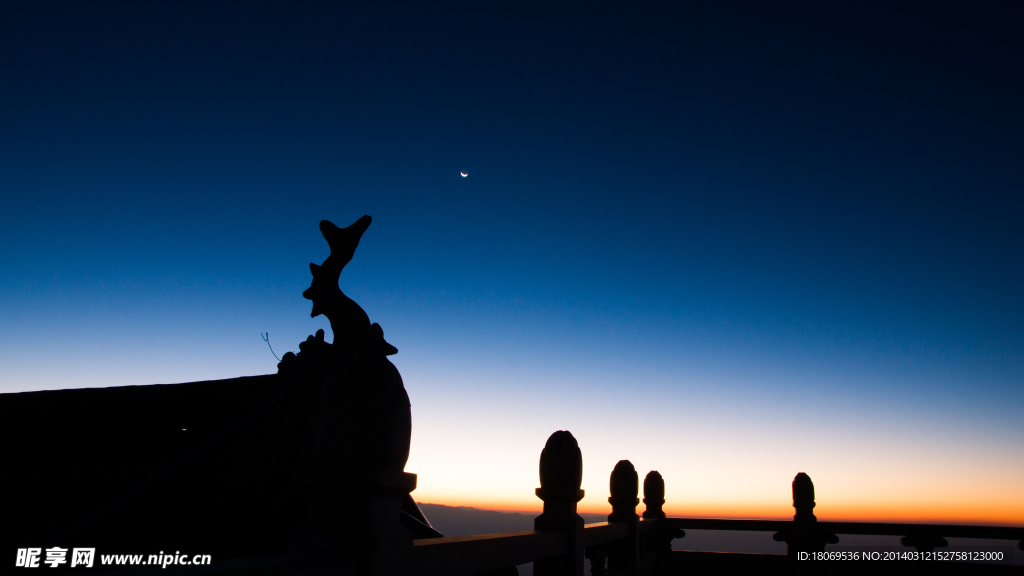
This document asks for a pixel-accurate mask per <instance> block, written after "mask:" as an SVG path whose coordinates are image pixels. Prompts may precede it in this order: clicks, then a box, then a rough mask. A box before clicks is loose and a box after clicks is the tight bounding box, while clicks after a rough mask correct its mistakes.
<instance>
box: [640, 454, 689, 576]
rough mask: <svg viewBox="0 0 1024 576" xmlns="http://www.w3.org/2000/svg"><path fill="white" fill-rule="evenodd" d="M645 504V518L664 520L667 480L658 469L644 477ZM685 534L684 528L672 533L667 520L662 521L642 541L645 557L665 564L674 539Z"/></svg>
mask: <svg viewBox="0 0 1024 576" xmlns="http://www.w3.org/2000/svg"><path fill="white" fill-rule="evenodd" d="M644 504H645V505H646V506H647V509H646V510H644V515H643V518H644V520H664V518H665V512H664V510H662V506H664V504H665V480H664V479H663V478H662V477H661V474H659V473H658V471H657V470H651V471H650V472H648V473H647V476H646V477H645V478H644ZM685 535H686V533H685V532H683V531H682V530H676V531H675V532H674V533H670V532H669V530H668V528H667V527H666V526H665V522H661V525H660V526H658V528H657V529H656V530H654V531H653V532H650V533H648V534H647V537H646V538H645V539H644V540H642V541H641V552H642V553H643V557H644V558H645V559H646V558H656V560H654V562H656V563H658V564H660V565H662V566H664V564H665V560H666V559H667V555H668V554H669V553H671V552H672V539H673V538H682V537H683V536H685Z"/></svg>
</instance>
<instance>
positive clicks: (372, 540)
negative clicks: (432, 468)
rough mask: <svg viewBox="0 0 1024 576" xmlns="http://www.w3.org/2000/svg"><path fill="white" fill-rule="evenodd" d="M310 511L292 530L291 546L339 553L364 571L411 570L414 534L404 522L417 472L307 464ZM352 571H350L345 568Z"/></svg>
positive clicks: (372, 575)
mask: <svg viewBox="0 0 1024 576" xmlns="http://www.w3.org/2000/svg"><path fill="white" fill-rule="evenodd" d="M297 483H298V484H299V485H300V486H301V487H303V488H305V490H306V493H307V499H308V509H309V512H308V516H307V519H306V521H305V522H304V523H302V524H300V525H299V526H298V527H296V528H295V530H293V531H292V536H291V543H290V546H289V552H293V553H307V554H337V555H339V556H341V557H342V558H343V559H344V560H345V562H346V563H351V564H350V568H351V570H350V571H351V573H353V574H358V575H359V576H391V575H395V576H398V575H405V574H408V573H409V572H410V568H411V567H410V566H409V558H410V555H411V552H412V534H410V533H409V532H408V531H407V530H406V529H405V528H403V527H402V525H401V524H400V523H399V515H400V512H401V509H402V499H403V498H404V497H405V495H406V494H408V493H410V492H412V491H413V490H414V489H415V488H416V475H415V474H408V473H406V472H393V471H388V470H322V469H307V470H304V471H303V472H302V473H301V474H300V475H299V478H298V479H297ZM346 572H348V571H346Z"/></svg>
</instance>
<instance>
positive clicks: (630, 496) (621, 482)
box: [608, 460, 640, 522]
mask: <svg viewBox="0 0 1024 576" xmlns="http://www.w3.org/2000/svg"><path fill="white" fill-rule="evenodd" d="M639 483H640V482H639V480H638V477H637V474H636V468H633V463H632V462H630V461H629V460H619V462H618V464H616V465H615V468H614V469H613V470H612V475H611V478H610V479H609V481H608V487H609V491H610V492H611V496H609V497H608V502H609V503H610V504H611V505H612V513H611V514H610V515H609V516H608V521H609V522H625V521H628V520H632V519H635V518H636V505H637V504H639V503H640V499H639V498H637V497H636V496H637V492H638V491H639Z"/></svg>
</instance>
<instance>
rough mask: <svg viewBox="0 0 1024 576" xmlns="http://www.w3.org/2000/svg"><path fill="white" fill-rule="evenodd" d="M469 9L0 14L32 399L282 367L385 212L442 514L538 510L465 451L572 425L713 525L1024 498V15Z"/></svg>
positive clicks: (7, 310)
mask: <svg viewBox="0 0 1024 576" xmlns="http://www.w3.org/2000/svg"><path fill="white" fill-rule="evenodd" d="M434 4H435V3H421V4H420V5H418V6H411V5H404V4H392V3H379V2H373V3H368V2H367V3H355V2H353V3H325V4H303V5H301V6H298V5H296V4H295V3H277V4H263V3H255V2H218V3H213V4H212V5H211V3H201V2H199V3H183V2H173V3H171V2H168V3H158V2H145V3H109V2H89V3H86V2H48V3H38V2H19V3H8V4H6V5H4V6H3V7H2V8H0V198H2V209H0V242H2V244H0V245H2V250H0V326H2V330H0V366H2V368H0V392H14V391H22V390H37V389H48V388H69V387H86V386H90V387H91V386H110V385H129V384H149V383H170V382H183V381H192V380H205V379H215V378H227V377H233V376H239V375H247V374H262V373H270V372H273V371H275V370H276V366H275V365H276V362H277V361H276V360H275V359H274V357H273V356H272V355H271V353H270V351H269V350H268V349H267V346H266V345H265V344H264V342H263V341H262V340H261V338H260V332H269V333H270V342H271V344H272V345H273V346H274V350H275V351H276V352H277V354H278V355H281V354H282V353H283V352H285V351H287V350H296V349H297V344H298V342H299V341H301V340H303V339H305V337H306V336H307V335H308V334H311V333H313V332H315V331H316V329H317V328H321V327H323V328H327V329H328V335H329V334H330V332H329V327H328V325H327V322H326V320H325V319H324V318H323V317H320V318H316V319H310V318H309V302H308V301H306V300H304V299H303V298H302V296H301V293H302V291H303V289H305V288H306V287H307V286H308V284H309V270H308V267H307V263H308V262H319V261H321V260H322V259H323V258H324V257H325V256H326V254H327V245H326V243H325V242H324V240H323V238H322V237H321V236H320V234H319V231H318V230H317V223H318V222H319V220H321V219H324V218H326V219H329V220H331V221H333V222H334V223H335V224H338V225H339V226H347V225H348V224H351V223H352V222H353V221H355V219H356V218H358V217H359V216H361V215H363V214H370V215H372V216H373V218H374V220H373V224H372V226H371V227H370V228H369V230H368V231H367V233H366V235H365V236H364V237H363V240H362V243H361V245H360V247H359V250H358V251H357V252H356V255H355V258H354V259H353V261H352V263H351V264H350V265H349V266H348V267H347V268H346V269H345V271H344V273H343V274H342V277H341V287H342V289H343V290H345V292H346V293H347V294H349V295H350V296H351V297H352V298H353V299H355V300H356V301H357V302H359V303H360V304H361V305H362V306H363V308H365V309H366V311H367V313H368V314H369V315H370V318H371V321H374V322H380V323H381V325H382V326H383V328H384V330H385V336H386V338H387V339H388V341H389V342H391V343H393V344H394V345H395V346H397V347H398V349H399V351H400V352H399V354H398V355H397V356H395V357H393V359H394V362H395V364H396V365H397V366H398V367H399V368H400V369H401V370H402V374H403V376H404V378H405V381H406V386H407V388H408V389H409V393H410V396H411V398H412V402H413V417H414V427H415V428H414V433H413V459H412V460H411V461H410V465H409V469H410V470H411V471H414V472H418V473H420V474H421V492H422V495H421V496H420V499H421V500H425V501H431V498H433V501H437V502H441V503H449V502H450V503H460V502H462V503H470V504H479V505H491V506H498V507H505V508H509V507H512V508H515V507H517V506H518V507H519V508H520V509H522V508H523V506H527V504H522V502H527V501H528V500H529V499H530V498H532V489H533V487H534V484H533V483H535V482H536V479H535V478H526V479H525V480H522V482H521V483H523V485H524V486H526V487H525V488H522V487H520V486H519V484H515V485H514V486H512V485H509V486H507V487H500V489H499V488H494V487H491V488H487V487H486V486H485V485H486V484H487V481H486V475H487V474H488V473H489V472H488V468H487V466H492V471H493V470H497V469H498V468H500V466H502V465H504V464H502V463H500V462H499V461H498V457H497V456H495V458H494V459H493V462H492V461H488V462H490V464H487V465H483V464H481V465H480V466H481V469H480V470H476V471H475V472H474V473H475V474H479V475H482V476H480V478H483V479H482V480H480V481H479V483H478V484H479V485H477V486H476V487H475V488H472V489H470V488H467V487H464V486H460V485H458V484H457V482H458V480H457V479H456V476H458V475H459V474H461V475H462V476H458V477H459V478H462V477H464V476H466V475H467V474H468V473H467V472H465V471H464V470H463V471H459V470H461V469H459V468H458V466H460V464H458V462H459V454H460V453H462V452H463V451H465V450H470V449H471V446H470V445H468V444H460V442H477V441H479V442H490V443H492V444H494V443H498V444H502V445H503V446H505V447H506V452H505V453H503V454H502V457H505V456H507V454H520V453H521V454H522V459H523V462H531V461H532V462H535V460H536V454H538V453H539V449H540V446H542V445H543V439H544V438H546V437H547V435H548V434H549V433H550V432H551V431H553V430H556V429H562V428H570V429H572V430H573V432H574V434H576V437H577V438H579V439H580V444H581V447H582V448H583V451H584V455H585V458H586V457H587V455H588V454H590V455H592V456H591V457H590V460H589V461H588V462H594V465H593V466H590V467H589V468H588V474H589V473H590V472H591V471H592V472H593V473H594V476H593V480H592V482H593V483H596V484H597V485H600V484H602V483H604V482H605V480H604V478H606V474H607V471H608V470H611V465H610V464H607V465H606V463H605V460H609V461H610V462H611V463H612V464H613V463H614V461H615V460H617V459H618V458H626V457H631V456H629V454H628V453H624V451H625V452H628V451H629V449H630V448H629V447H630V446H631V445H636V444H638V443H643V444H644V445H645V448H644V450H646V451H647V452H638V454H637V455H635V456H632V457H631V458H632V459H633V461H634V463H637V462H638V461H640V462H641V464H638V468H643V465H646V464H647V463H649V464H650V466H649V467H657V466H660V469H661V470H662V472H663V473H665V471H666V470H670V472H671V470H672V466H675V464H672V463H667V462H666V463H659V462H658V459H659V458H662V459H663V460H664V459H666V458H668V454H667V453H666V451H672V454H673V458H679V459H680V461H681V462H682V463H681V464H679V466H682V468H680V469H679V470H680V471H679V472H677V473H676V474H675V477H673V476H672V474H671V473H667V474H666V480H667V482H668V483H669V492H670V495H671V494H675V496H674V498H675V500H674V502H676V503H679V504H678V505H679V506H683V505H684V504H685V506H689V508H685V507H680V508H679V509H680V510H684V511H685V510H696V511H710V512H715V511H716V510H717V511H718V512H720V513H722V514H724V513H727V512H730V510H731V508H729V506H730V505H731V504H727V503H728V502H734V503H735V502H748V503H753V504H757V505H760V504H758V503H761V502H762V500H765V501H766V500H767V499H769V496H770V495H771V494H775V493H778V492H779V491H780V490H781V494H783V495H785V493H786V492H785V490H788V488H785V487H783V488H781V489H780V488H778V486H783V484H785V485H788V481H789V479H791V478H792V476H793V474H794V473H795V472H797V471H799V470H798V469H797V468H799V469H800V470H803V469H805V468H806V469H807V472H808V473H810V474H811V475H812V476H813V477H814V478H815V482H816V484H817V485H819V486H821V485H822V482H823V481H824V482H825V485H826V486H827V485H828V482H829V481H831V482H832V483H833V484H832V485H833V486H835V488H834V489H833V492H835V493H838V494H841V495H842V497H841V498H840V497H837V498H838V500H837V501H839V500H841V501H843V502H846V503H847V504H848V506H847V508H843V509H842V510H841V511H838V512H835V513H834V514H833V515H844V514H845V516H846V517H869V516H870V517H878V518H883V517H890V516H892V517H895V515H898V514H897V512H892V510H893V509H894V508H892V507H890V509H889V512H884V511H880V510H881V509H882V508H884V506H882V504H878V506H879V507H880V508H879V510H875V509H874V508H871V507H870V506H868V504H867V503H870V502H876V501H877V500H878V491H881V490H882V488H880V487H878V486H881V484H879V485H878V486H875V484H872V482H880V480H873V479H872V478H874V475H875V473H876V472H877V474H878V475H881V474H890V475H892V477H893V478H895V479H893V480H891V481H892V482H893V483H894V484H895V485H896V486H905V490H904V492H899V490H900V489H899V488H893V490H895V491H896V493H900V494H905V496H906V498H905V499H904V501H902V502H903V503H901V504H899V506H897V507H898V508H899V510H903V512H900V513H902V514H903V516H902V517H906V518H921V519H924V518H928V519H932V520H944V519H945V520H960V519H985V520H988V521H991V522H1004V523H1007V522H1008V523H1017V524H1022V523H1024V497H1022V496H1021V495H1020V490H1019V486H1020V485H1021V484H1022V483H1024V448H1022V447H1024V420H1022V419H1021V418H1020V413H1021V412H1022V410H1024V298H1022V296H1021V295H1022V294H1024V194H1022V190H1024V162H1022V159H1024V105H1022V103H1024V9H1022V7H1021V5H1020V4H1012V3H1007V4H1005V5H1003V4H990V5H987V6H986V7H984V8H979V7H977V6H968V5H967V4H947V3H908V4H900V5H899V6H894V5H891V3H888V2H878V3H872V2H868V3H852V2H851V3H845V4H840V3H806V4H783V5H768V4H763V3H749V4H747V3H738V4H734V3H723V2H714V3H706V4H700V5H691V4H680V3H659V4H650V5H647V6H644V7H636V6H633V5H630V4H627V3H620V2H599V3H573V4H558V5H554V6H544V7H540V6H528V5H526V4H522V3H512V2H508V3H496V2H475V3H468V2H467V3H454V2H453V3H444V4H441V5H434ZM460 171H464V172H467V173H468V174H469V176H468V177H466V178H463V177H461V176H460V174H459V173H460ZM567 413H568V414H569V415H568V416H567V415H566V414H567ZM644 416H650V417H657V418H661V423H659V424H657V425H654V426H655V428H657V430H659V431H660V433H661V434H662V435H663V439H661V440H658V441H657V443H654V444H652V443H651V441H650V440H649V439H648V440H645V438H648V437H649V435H650V431H647V432H644V431H643V430H641V429H637V428H636V426H635V423H634V424H630V420H631V419H636V418H642V417H644ZM808 429H810V430H814V431H815V432H814V433H812V434H806V433H805V431H806V430H808ZM630 434H633V436H630ZM467 435H468V436H472V437H473V439H471V440H464V439H463V438H464V437H465V436H467ZM621 438H625V440H622V439H621ZM794 443H795V444H794ZM801 443H803V444H801ZM910 444H913V445H915V446H918V447H920V449H921V450H924V452H922V453H920V454H918V455H917V456H914V458H918V457H920V459H921V461H920V462H918V461H917V460H915V459H914V458H912V459H911V461H902V460H901V462H903V463H902V464H900V465H899V466H896V467H895V468H893V467H892V466H891V464H892V461H893V460H892V459H891V458H890V457H891V456H893V455H894V454H896V455H897V458H898V452H892V451H894V450H897V448H896V447H898V446H899V445H910ZM794 445H799V446H803V447H807V448H813V449H814V450H819V449H820V450H821V452H819V453H818V454H817V455H815V456H813V457H812V456H808V454H810V451H807V452H806V453H804V454H803V455H800V456H798V455H797V454H795V453H794V450H792V449H791V447H792V446H794ZM951 447H953V448H956V449H958V450H963V451H966V452H967V453H970V454H971V456H970V458H973V460H970V461H969V462H968V463H967V464H969V465H968V466H966V468H971V469H972V470H974V472H972V473H974V474H976V477H975V476H963V475H964V474H968V473H967V472H962V469H964V468H965V465H964V464H965V463H963V462H961V463H960V464H959V465H954V464H951V463H949V462H945V463H941V462H940V463H937V462H935V461H934V460H933V459H929V457H928V455H937V454H941V453H942V451H943V450H946V449H949V448H951ZM832 450H837V451H845V453H847V454H858V455H860V456H861V457H863V458H867V459H868V461H869V464H868V465H867V467H866V468H864V467H863V466H861V467H857V468H856V470H858V471H857V472H853V470H854V468H853V467H852V465H851V464H850V463H848V462H844V461H843V460H842V459H840V458H838V457H833V456H829V455H827V454H826V455H822V453H826V452H831V451H832ZM446 451H447V452H446ZM603 451H607V452H608V454H607V455H606V454H605V453H604V452H603ZM883 452H884V454H883ZM449 453H450V454H449ZM445 454H449V456H444V455H445ZM755 454H763V455H764V457H763V458H764V461H762V460H759V459H758V457H754V456H753V455H755ZM805 456H806V457H805ZM445 458H448V459H447V460H444V459H445ZM645 458H646V460H645ZM872 458H875V459H874V460H872ZM441 460H444V462H446V464H445V466H447V468H442V467H440V465H437V466H435V463H436V462H439V461H441ZM736 461H745V462H748V463H750V464H749V466H748V468H743V469H742V470H741V469H740V468H742V467H740V468H737V465H736V464H734V462H736ZM509 466H512V464H510V465H509ZM514 466H516V467H518V468H521V467H522V465H520V464H519V463H515V464H514ZM435 467H436V470H435ZM702 467H704V468H702ZM972 467H973V468H972ZM414 468H415V469H414ZM527 468H528V470H527V472H529V474H527V476H529V475H530V474H534V471H535V463H534V464H529V465H528V466H527ZM705 468H715V469H716V470H717V472H716V473H714V474H712V473H711V472H705V471H702V470H704V469H705ZM684 469H685V470H687V471H686V472H683V470H684ZM862 469H863V470H868V471H872V472H870V474H869V473H868V472H861V471H860V470H862ZM883 470H884V472H883ZM815 473H816V474H817V475H815ZM445 474H451V475H452V476H451V477H446V476H445ZM716 474H717V475H718V476H722V475H724V476H730V477H731V476H737V478H734V480H735V482H736V483H738V484H736V485H735V486H732V485H730V486H731V488H730V490H732V491H731V492H729V493H728V494H726V493H724V492H723V493H721V494H720V493H719V492H716V490H718V488H716V486H717V484H716V482H719V481H720V478H718V480H716V479H715V478H716ZM776 474H777V475H778V478H776V477H775V476H774V475H776ZM861 474H863V475H865V477H863V478H862V477H861V476H860V475H861ZM431 475H433V476H431ZM740 475H745V476H750V477H751V478H750V481H749V484H743V483H742V482H740V479H739V478H738V476H740ZM506 476H509V477H514V476H515V475H514V474H511V473H508V474H506ZM682 476H685V478H683V477H682ZM431 478H434V480H431ZM587 478H590V477H589V476H588V477H587ZM854 479H855V480H856V481H854ZM745 481H746V480H744V482H745ZM516 482H519V481H518V480H516ZM587 482H591V480H587V481H585V484H586V483H587ZM674 482H675V483H674ZM844 482H848V483H849V486H847V485H846V484H844ZM922 482H925V483H927V482H936V483H937V484H934V490H932V489H931V488H928V489H923V488H921V485H922ZM957 482H961V483H963V482H972V483H975V482H981V483H985V482H987V483H988V484H985V486H987V488H985V489H984V490H987V491H988V493H989V494H992V496H991V498H992V500H991V502H990V501H989V500H985V499H984V497H981V496H978V497H977V498H976V501H975V500H970V499H968V500H969V502H968V504H969V505H968V504H964V506H966V508H964V510H961V509H959V508H956V507H950V506H952V505H949V504H948V501H944V500H941V497H940V494H941V492H942V490H947V489H949V486H953V485H959V484H956V483H957ZM950 483H953V484H950ZM776 484H777V485H778V486H776ZM766 486H767V487H766ZM1013 486H1016V489H1014V488H1012V487H1013ZM914 487H917V488H914ZM584 488H586V485H585V486H584ZM819 489H824V488H819ZM520 490H525V494H526V495H525V496H523V497H522V498H521V499H520V496H519V495H518V492H516V493H515V494H512V492H515V491H520ZM723 490H724V489H723ZM761 490H764V491H765V495H762V494H761V492H760V491H761ZM886 490H888V489H886ZM929 490H931V491H929ZM984 490H983V491H984ZM673 491H675V492H673ZM933 492H934V494H933ZM769 493H770V494H769ZM455 494H458V496H456V495H455ZM737 494H744V496H742V497H739V496H737ZM772 498H774V496H772ZM843 498H845V500H843ZM915 498H916V500H914V499H915ZM929 498H931V499H929ZM972 498H973V497H972ZM978 498H980V499H978ZM445 499H447V500H445ZM907 499H909V500H912V503H911V504H905V502H906V500H907ZM670 502H673V500H672V499H671V498H670ZM780 502H781V504H783V505H784V504H786V503H785V498H784V497H783V498H781V499H780ZM943 502H947V503H946V504H943ZM997 502H1001V503H1002V504H997ZM538 503H539V502H538ZM904 504H905V506H904ZM530 505H532V504H530ZM581 505H582V506H584V508H586V505H587V502H586V501H584V502H582V503H581ZM737 505H738V504H737ZM943 505H945V506H946V508H941V507H942V506H943ZM600 506H601V504H600V503H599V502H595V503H593V507H594V509H595V510H596V509H599V507H600ZM716 506H718V508H716ZM764 506H765V507H766V508H765V510H766V512H765V514H769V515H770V514H773V513H774V512H773V510H774V509H771V510H769V508H770V506H768V505H767V504H764ZM893 506H896V505H895V504H894V505H893ZM936 506H938V507H939V508H940V509H939V511H938V512H934V514H933V515H932V516H928V514H926V513H925V512H920V511H921V510H933V511H934V510H935V509H936ZM782 507H783V508H784V507H785V506H782ZM783 512H785V511H783ZM822 513H823V514H824V516H825V517H827V516H828V514H829V513H828V512H827V511H823V512H822ZM886 514H888V515H889V516H886Z"/></svg>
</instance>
